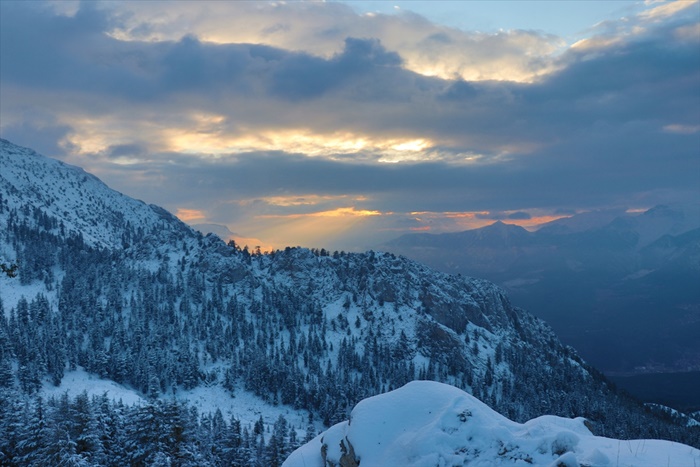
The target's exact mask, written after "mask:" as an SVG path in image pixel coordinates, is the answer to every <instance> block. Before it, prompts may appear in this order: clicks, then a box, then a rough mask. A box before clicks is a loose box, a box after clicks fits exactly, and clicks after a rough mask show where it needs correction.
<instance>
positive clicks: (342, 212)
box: [257, 206, 382, 219]
mask: <svg viewBox="0 0 700 467" xmlns="http://www.w3.org/2000/svg"><path fill="white" fill-rule="evenodd" d="M381 215H382V213H381V212H379V211H371V210H367V209H355V207H353V206H351V207H346V208H337V209H332V210H329V211H318V212H311V213H308V214H267V215H262V216H257V217H258V218H260V219H301V218H311V217H368V216H381Z"/></svg>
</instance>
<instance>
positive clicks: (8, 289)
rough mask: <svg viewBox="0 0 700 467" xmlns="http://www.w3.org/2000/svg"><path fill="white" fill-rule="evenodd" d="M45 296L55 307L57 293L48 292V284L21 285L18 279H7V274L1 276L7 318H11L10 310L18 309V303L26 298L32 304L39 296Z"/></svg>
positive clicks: (39, 282) (1, 288)
mask: <svg viewBox="0 0 700 467" xmlns="http://www.w3.org/2000/svg"><path fill="white" fill-rule="evenodd" d="M39 294H43V295H44V296H45V297H46V298H47V299H48V301H49V303H50V304H51V305H52V306H53V307H55V305H56V303H57V302H58V299H57V298H56V291H55V290H52V291H48V290H47V289H46V284H44V283H43V282H41V281H33V282H32V283H30V284H27V285H21V284H20V283H19V278H18V277H12V278H10V277H7V276H6V275H5V274H0V298H2V306H3V308H4V310H5V317H8V318H9V316H10V310H11V309H13V308H17V303H18V302H19V300H20V299H21V298H22V297H24V298H25V299H26V300H27V302H31V301H32V300H33V299H35V298H36V296H37V295H39Z"/></svg>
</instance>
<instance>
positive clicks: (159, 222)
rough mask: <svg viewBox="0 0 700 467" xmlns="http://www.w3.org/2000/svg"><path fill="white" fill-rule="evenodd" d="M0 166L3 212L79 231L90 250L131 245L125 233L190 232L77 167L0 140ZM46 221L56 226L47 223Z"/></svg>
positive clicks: (48, 227)
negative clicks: (17, 212)
mask: <svg viewBox="0 0 700 467" xmlns="http://www.w3.org/2000/svg"><path fill="white" fill-rule="evenodd" d="M0 167H2V171H0V193H2V194H3V195H4V196H5V197H6V198H7V202H6V204H5V206H4V210H5V212H9V211H10V210H12V209H20V210H22V211H24V214H25V215H24V216H23V217H24V219H25V220H27V221H29V222H31V221H33V223H35V224H37V225H41V226H42V227H44V228H45V229H46V230H48V231H52V232H61V234H63V235H69V234H70V233H76V234H78V233H79V234H80V235H82V237H83V239H84V241H85V242H86V243H87V244H88V245H91V246H99V247H107V248H110V249H120V248H124V247H126V246H128V243H129V241H130V239H129V238H128V237H126V236H125V232H128V231H134V232H137V233H138V234H140V235H146V234H151V233H152V232H154V231H158V230H178V231H179V230H187V229H189V227H187V226H185V224H183V223H179V221H177V218H175V217H174V216H172V215H171V214H170V213H168V212H167V211H165V210H163V209H162V208H158V207H156V206H149V205H147V204H145V203H144V202H142V201H137V200H134V199H132V198H129V197H127V196H124V195H122V194H121V193H118V192H116V191H114V190H111V189H110V188H108V187H107V186H106V185H105V184H104V183H102V182H101V181H100V180H99V179H98V178H97V177H95V176H94V175H91V174H89V173H86V172H85V171H83V170H82V169H81V168H78V167H74V166H71V165H68V164H64V163H63V162H60V161H57V160H54V159H49V158H46V157H43V156H41V155H39V154H37V153H36V152H34V151H32V150H31V149H28V148H23V147H20V146H17V145H14V144H12V143H10V142H9V141H7V140H4V139H0ZM8 195H9V196H8ZM1 201H2V200H0V202H1ZM28 211H29V212H28ZM1 215H3V213H1V212H0V216H1ZM4 215H5V216H6V215H7V214H4ZM48 218H51V219H56V220H58V221H59V224H58V225H52V224H50V223H48V222H47V219H48ZM42 223H43V224H42Z"/></svg>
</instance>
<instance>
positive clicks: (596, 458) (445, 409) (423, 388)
mask: <svg viewBox="0 0 700 467" xmlns="http://www.w3.org/2000/svg"><path fill="white" fill-rule="evenodd" d="M331 465H332V466H343V467H350V466H358V465H361V466H362V467H375V466H376V467H389V466H399V465H400V466H430V467H435V466H456V465H470V466H471V465H479V466H482V465H483V466H486V465H522V466H526V465H544V466H547V465H553V466H579V465H580V466H585V465H588V466H608V465H609V466H628V465H633V466H660V465H676V466H696V465H697V466H699V467H700V451H699V450H697V449H694V448H691V447H690V446H686V445H683V444H678V443H673V442H670V441H659V440H634V441H621V440H616V439H609V438H601V437H597V436H594V435H593V434H592V433H591V432H590V431H589V430H588V428H586V425H585V420H584V419H583V418H576V419H568V418H561V417H555V416H543V417H539V418H536V419H534V420H530V421H529V422H527V423H524V424H520V423H516V422H513V421H511V420H509V419H507V418H505V417H504V416H502V415H500V414H499V413H496V412H494V411H493V410H491V409H490V408H489V407H488V406H487V405H485V404H484V403H482V402H481V401H479V400H478V399H476V398H475V397H473V396H471V395H469V394H467V393H466V392H464V391H462V390H460V389H457V388H455V387H452V386H449V385H446V384H442V383H436V382H433V381H414V382H411V383H408V384H407V385H405V386H404V387H402V388H400V389H397V390H395V391H392V392H389V393H386V394H382V395H379V396H375V397H370V398H368V399H365V400H363V401H361V402H360V403H359V404H357V406H355V408H354V409H353V411H352V414H351V415H350V420H349V421H347V422H342V423H339V424H337V425H335V426H333V427H331V428H330V429H328V430H327V431H326V432H324V433H322V434H321V435H319V436H318V437H316V438H315V439H313V440H312V441H310V442H309V443H307V444H305V445H304V446H302V447H300V448H299V449H297V450H296V451H294V452H293V453H292V455H291V456H290V457H289V458H288V459H287V460H286V461H285V463H284V464H283V467H297V466H305V467H326V466H331Z"/></svg>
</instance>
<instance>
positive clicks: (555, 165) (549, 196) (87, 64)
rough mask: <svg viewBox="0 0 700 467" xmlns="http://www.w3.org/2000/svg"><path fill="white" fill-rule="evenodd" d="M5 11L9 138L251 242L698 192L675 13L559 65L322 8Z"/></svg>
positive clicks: (686, 51)
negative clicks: (337, 223) (290, 228)
mask: <svg viewBox="0 0 700 467" xmlns="http://www.w3.org/2000/svg"><path fill="white" fill-rule="evenodd" d="M52 5H53V8H54V9H55V8H56V7H57V6H56V5H57V4H52ZM69 6H70V5H69ZM0 8H1V9H2V15H0V21H1V24H0V26H1V27H0V55H1V57H2V66H1V67H0V133H2V136H3V137H6V138H8V139H10V140H13V141H15V142H17V143H20V144H25V145H28V146H31V147H34V148H36V149H38V150H40V152H44V153H46V154H48V155H55V156H59V157H61V158H63V159H65V160H67V161H69V162H71V163H75V164H77V165H81V166H83V167H85V168H86V169H87V170H90V171H92V172H94V173H96V174H97V175H98V176H100V177H102V178H103V179H104V180H105V181H106V182H107V183H109V184H110V185H112V186H114V187H115V188H117V189H119V190H120V191H123V192H125V193H128V194H130V195H132V196H135V197H138V198H141V199H144V200H148V202H154V203H157V204H161V205H164V206H165V207H167V208H169V209H171V210H173V211H176V210H177V209H189V210H197V211H201V215H202V216H204V217H206V219H208V220H210V221H211V222H217V223H221V224H226V225H230V226H231V227H232V229H233V230H236V231H240V232H241V234H242V235H246V236H256V237H258V238H263V237H262V236H261V235H260V234H259V233H258V232H257V231H256V230H255V229H256V228H265V229H268V232H270V235H271V236H272V235H275V236H279V235H282V234H283V233H284V229H282V230H280V231H278V232H274V228H273V227H275V228H278V229H279V228H280V226H281V225H286V224H283V222H285V221H291V220H297V221H298V222H297V223H296V224H295V225H296V227H295V229H296V230H295V231H296V232H298V235H299V238H301V235H302V233H303V229H302V227H305V228H307V229H308V228H311V227H310V225H312V224H310V222H312V221H313V222H315V224H313V225H314V226H315V227H314V228H317V229H319V231H324V232H326V233H327V234H329V235H330V233H329V232H331V230H332V229H331V230H327V229H326V228H325V227H324V228H321V227H320V224H319V223H320V222H329V219H330V217H329V216H321V215H316V216H314V215H313V214H314V213H338V214H342V215H339V216H337V217H339V218H341V219H343V222H344V225H345V229H344V230H342V231H341V229H335V230H332V231H333V235H338V236H339V237H338V238H341V237H342V236H343V235H344V236H345V237H342V238H346V239H350V237H349V236H348V235H349V232H356V233H355V235H359V233H357V232H359V231H360V230H361V229H369V228H371V229H374V230H375V231H377V232H379V231H381V232H386V233H387V234H388V233H392V232H396V231H399V230H401V229H426V228H430V229H433V230H434V231H440V230H442V229H447V228H450V227H451V228H456V227H460V226H461V227H464V226H466V225H467V224H466V223H467V222H474V221H475V219H476V220H477V221H486V220H487V219H486V218H485V217H484V218H483V219H481V218H480V217H479V216H478V215H476V214H474V213H479V212H482V213H483V212H485V211H489V213H488V214H484V216H492V217H489V219H495V218H503V219H510V220H513V221H519V222H521V223H524V222H526V221H527V222H530V221H531V222H534V221H535V220H536V219H538V218H541V217H543V216H545V215H546V213H544V212H541V211H538V209H540V210H547V209H548V210H550V211H554V210H557V209H565V210H572V209H581V208H588V207H600V206H608V205H615V204H617V205H635V204H636V205H644V204H645V203H656V202H661V201H669V200H679V199H683V198H686V199H692V198H693V197H694V198H695V199H697V197H698V195H700V193H698V190H699V188H698V185H697V173H698V172H699V171H700V160H699V159H700V158H699V157H698V154H700V141H699V140H698V137H697V136H698V132H697V128H700V115H699V114H698V112H697V109H698V108H700V84H699V83H700V65H699V63H700V61H699V60H698V52H697V50H698V48H697V46H698V43H699V42H700V41H699V40H698V39H697V37H696V36H697V35H696V34H694V31H697V18H693V17H692V15H689V11H690V10H689V9H688V8H685V9H683V8H680V7H673V8H670V7H669V8H668V9H666V10H658V11H657V13H653V14H652V13H650V14H649V15H647V16H638V17H633V18H628V19H627V20H625V21H620V22H614V23H607V24H603V25H601V26H599V27H598V28H597V29H596V35H595V36H593V37H590V38H589V39H588V40H587V41H584V42H581V43H579V44H577V45H576V46H575V47H571V48H569V49H567V50H566V51H562V49H561V47H562V45H561V42H560V41H559V40H558V39H557V38H555V37H551V36H547V35H545V34H541V33H533V32H525V31H510V32H504V33H498V34H490V35H489V34H479V33H472V32H465V31H457V30H454V29H450V28H445V27H442V26H439V25H435V24H432V23H429V22H428V21H427V20H425V19H424V18H421V17H419V16H417V15H412V14H410V13H405V14H404V13H401V14H399V15H398V16H396V15H391V16H387V15H375V16H363V15H358V14H356V13H354V12H352V10H350V9H349V8H348V7H346V6H343V5H341V4H335V3H330V4H321V3H318V4H316V3H313V4H311V3H290V4H278V5H276V6H275V5H270V4H262V3H255V2H213V3H201V2H199V3H196V4H195V3H192V2H174V3H170V4H169V8H167V9H163V8H162V6H159V5H158V4H157V3H156V2H137V3H123V2H114V3H84V2H82V3H80V4H79V6H78V7H74V9H71V8H67V9H66V10H65V11H61V12H60V14H57V13H56V12H55V11H54V10H52V9H51V8H45V7H43V6H42V4H40V3H38V2H37V3H34V2H30V3H26V2H25V3H15V2H1V3H0ZM61 8H64V7H61ZM674 8H676V9H675V10H674ZM158 15H161V17H160V18H161V19H160V20H158V21H156V17H157V16H158ZM188 25H189V26H188ZM554 52H558V53H556V54H555V53H554ZM183 212H184V211H183ZM363 212H376V213H381V214H382V215H375V216H359V215H355V214H357V213H363ZM412 212H430V213H436V214H432V215H426V216H423V218H421V219H418V218H417V216H412V215H411V214H410V213H412ZM389 213H393V214H389ZM450 213H453V214H450ZM454 213H468V214H470V215H471V216H472V217H469V216H467V215H466V214H465V215H464V216H461V217H459V216H457V215H456V214H454ZM491 213H494V214H491ZM183 215H186V213H185V214H183ZM295 216H296V217H295ZM493 216H496V217H493ZM510 216H514V217H510ZM527 216H531V219H528V218H527ZM273 221H274V222H273ZM302 221H303V222H302ZM332 221H333V220H332V219H331V222H332ZM345 221H347V222H345ZM351 221H352V222H351ZM460 222H461V224H460ZM263 224H264V225H263ZM470 225H471V224H470ZM240 226H242V227H243V228H241V227H240ZM363 235H365V238H366V239H369V238H370V237H371V235H370V234H369V233H367V234H363ZM320 238H322V237H317V239H320ZM354 238H359V237H354ZM348 241H350V240H348Z"/></svg>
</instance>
